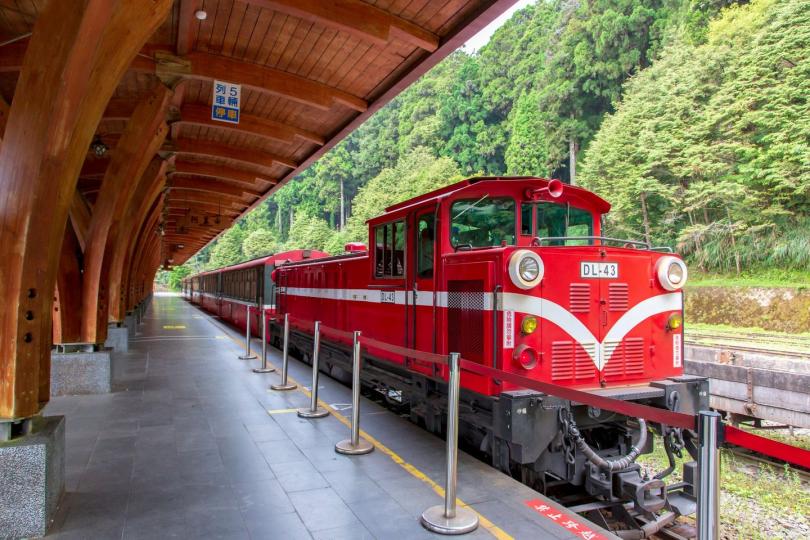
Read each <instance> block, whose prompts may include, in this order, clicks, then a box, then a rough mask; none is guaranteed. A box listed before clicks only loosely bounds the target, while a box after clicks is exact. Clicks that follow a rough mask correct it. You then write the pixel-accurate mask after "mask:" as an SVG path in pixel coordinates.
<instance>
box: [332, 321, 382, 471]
mask: <svg viewBox="0 0 810 540" xmlns="http://www.w3.org/2000/svg"><path fill="white" fill-rule="evenodd" d="M372 450H374V446H372V444H371V443H369V442H368V441H367V440H365V439H361V438H360V332H355V333H354V339H353V341H352V434H351V438H350V439H346V440H343V441H340V442H339V443H337V444H336V445H335V452H337V453H338V454H347V455H350V456H359V455H362V454H368V453H369V452H371V451H372Z"/></svg>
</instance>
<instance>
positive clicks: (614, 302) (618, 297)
mask: <svg viewBox="0 0 810 540" xmlns="http://www.w3.org/2000/svg"><path fill="white" fill-rule="evenodd" d="M628 296H629V295H628V289H627V283H611V284H610V285H609V286H608V305H609V307H610V311H627V308H628V307H629V306H628Z"/></svg>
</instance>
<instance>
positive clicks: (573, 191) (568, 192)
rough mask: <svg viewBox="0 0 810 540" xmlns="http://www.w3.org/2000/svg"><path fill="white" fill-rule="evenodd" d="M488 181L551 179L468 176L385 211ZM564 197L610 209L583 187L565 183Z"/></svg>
mask: <svg viewBox="0 0 810 540" xmlns="http://www.w3.org/2000/svg"><path fill="white" fill-rule="evenodd" d="M487 181H498V182H504V181H524V182H527V181H530V182H536V183H537V184H538V186H537V187H545V186H546V185H547V184H548V183H549V182H550V180H548V179H546V178H540V177H537V176H474V177H472V178H467V179H465V180H461V181H460V182H456V183H455V184H450V185H449V186H445V187H442V188H439V189H435V190H433V191H430V192H428V193H423V194H422V195H419V196H417V197H414V198H412V199H408V200H406V201H402V202H400V203H397V204H394V205H391V206H389V207H388V208H386V209H385V213H386V214H388V213H390V212H396V211H397V210H402V209H403V208H407V207H409V206H413V205H416V204H421V203H425V202H428V201H431V200H434V199H438V198H440V197H443V196H445V195H449V194H451V193H455V192H456V191H461V190H463V189H465V188H468V187H470V186H474V185H475V184H478V183H481V182H487ZM563 197H564V198H565V200H569V201H571V202H576V203H578V204H579V205H581V206H582V207H584V208H587V209H590V210H594V211H596V212H599V213H600V214H604V213H606V212H608V211H609V210H610V203H609V202H607V201H606V200H604V199H603V198H602V197H600V196H599V195H597V194H596V193H593V192H592V191H588V190H587V189H583V188H580V187H577V186H571V185H568V184H565V193H564V195H563ZM373 219H376V218H373ZM370 221H371V220H370Z"/></svg>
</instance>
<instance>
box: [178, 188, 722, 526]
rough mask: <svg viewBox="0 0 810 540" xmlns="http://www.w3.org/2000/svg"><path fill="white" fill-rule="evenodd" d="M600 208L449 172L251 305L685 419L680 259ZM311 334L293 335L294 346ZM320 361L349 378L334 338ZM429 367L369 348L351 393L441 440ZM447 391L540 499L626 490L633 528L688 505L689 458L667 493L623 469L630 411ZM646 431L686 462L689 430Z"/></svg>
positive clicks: (635, 437) (692, 389)
mask: <svg viewBox="0 0 810 540" xmlns="http://www.w3.org/2000/svg"><path fill="white" fill-rule="evenodd" d="M609 209H610V205H609V204H608V203H607V202H606V201H604V200H603V199H601V198H600V197H598V196H597V195H595V194H594V193H591V192H589V191H587V190H584V189H580V188H577V187H572V186H567V185H563V184H561V183H560V182H559V181H556V180H551V181H548V180H544V179H540V178H523V177H521V178H516V177H510V178H503V177H499V178H473V179H468V180H464V181H462V182H459V183H457V184H454V185H451V186H448V187H445V188H442V189H439V190H436V191H433V192H430V193H427V194H424V195H422V196H419V197H416V198H414V199H411V200H408V201H404V202H402V203H399V204H396V205H394V206H391V207H389V208H387V209H386V212H385V213H384V214H383V215H381V216H379V217H377V218H374V219H372V220H370V221H369V223H368V225H369V239H370V242H369V244H370V245H372V246H373V249H372V250H367V249H366V248H365V246H362V245H356V244H354V245H350V246H347V250H350V252H349V253H347V254H346V255H342V256H337V257H320V256H319V257H310V258H309V259H307V260H299V261H295V262H289V263H286V264H282V265H278V266H277V268H276V270H275V271H272V273H271V280H270V281H273V282H274V284H275V286H276V288H275V291H274V295H269V296H266V298H271V297H272V298H274V301H275V304H276V310H275V311H276V312H277V313H279V314H282V313H290V314H291V315H292V316H294V317H298V318H301V319H307V320H320V321H321V322H322V323H323V324H324V325H327V326H330V327H333V328H337V329H341V330H347V331H353V330H360V331H362V332H363V335H365V336H368V337H372V338H374V339H377V340H381V341H385V342H388V343H391V344H395V345H401V346H405V347H409V348H412V349H418V350H422V351H430V352H437V353H449V352H459V353H461V355H462V357H463V358H465V359H467V360H471V361H474V362H479V363H481V364H485V365H487V366H491V367H495V368H497V369H500V370H504V371H508V372H513V373H518V374H521V375H524V376H527V377H530V378H534V379H537V380H540V381H545V382H551V383H554V384H557V385H564V386H571V387H577V388H582V389H590V390H592V391H594V392H598V393H601V394H604V395H608V396H611V397H616V398H620V399H624V400H633V401H636V402H642V403H645V404H650V405H654V406H658V407H662V408H667V409H672V410H678V411H680V412H687V413H695V412H697V411H698V410H699V409H701V408H706V407H707V405H708V402H707V400H708V397H707V396H708V393H707V388H706V385H707V383H706V381H705V380H704V379H699V378H695V377H688V376H684V375H683V369H682V354H683V348H682V347H683V346H682V332H683V293H682V290H681V289H682V288H683V285H684V284H685V282H686V279H687V268H686V266H685V264H684V263H683V261H682V260H681V259H680V258H679V257H677V256H676V255H673V254H671V253H670V252H668V251H669V250H665V249H655V248H652V247H651V246H648V245H646V244H643V243H641V242H636V241H629V240H619V239H614V238H606V237H603V236H602V231H601V218H602V216H604V215H605V214H606V213H607V212H608V211H609ZM318 255H320V254H318ZM282 257H284V255H282ZM226 271H228V270H227V269H226ZM193 279H199V278H197V277H195V278H193ZM265 279H267V277H266V275H265ZM268 294H269V293H268ZM310 343H311V336H309V335H306V334H305V333H302V332H293V333H292V347H293V348H294V349H297V350H298V351H299V352H300V353H301V354H302V355H304V356H306V355H307V354H308V351H309V350H311V349H310ZM321 354H322V355H323V356H322V358H321V366H322V369H324V371H326V372H328V373H330V374H331V375H333V376H335V377H337V378H340V379H348V375H349V372H350V362H349V357H348V350H347V348H346V347H344V346H342V345H340V344H337V343H331V344H330V343H329V342H328V341H326V342H322V346H321ZM444 369H445V368H443V369H436V366H435V365H434V364H428V363H423V362H420V361H419V360H417V359H410V358H402V357H399V356H393V355H387V357H386V355H385V354H384V353H377V354H376V356H375V355H367V356H366V364H365V368H364V370H363V374H362V376H363V383H364V386H366V387H368V388H371V389H373V390H375V391H377V392H378V393H379V395H380V396H383V397H384V398H385V399H386V400H387V401H389V402H390V403H391V404H392V405H393V406H396V407H401V408H402V409H403V410H407V411H409V413H410V416H411V418H412V419H413V420H414V421H416V422H419V423H421V424H423V425H424V426H425V427H426V428H427V429H429V430H431V431H433V432H436V433H441V432H442V431H443V429H444V424H443V423H444V404H445V401H446V400H445V397H444V395H445V393H446V384H445V382H444V381H445V380H446V373H445V372H444ZM461 384H462V389H463V390H462V397H461V400H462V413H461V430H460V433H461V436H462V437H463V438H464V439H465V441H466V442H467V444H468V447H472V448H477V449H479V451H480V453H481V454H482V455H485V456H486V457H487V458H488V459H490V460H491V461H492V464H493V465H494V466H496V467H498V468H500V469H501V470H504V471H506V472H509V473H511V474H513V475H515V476H516V477H518V478H520V479H521V480H522V481H524V482H525V483H527V484H529V485H531V486H533V487H535V488H536V489H538V490H540V491H542V492H544V493H547V494H554V493H555V492H558V491H561V490H562V491H570V490H571V487H572V486H576V487H578V488H579V489H577V490H576V493H577V494H578V495H579V496H580V497H581V498H580V499H577V500H578V501H579V502H582V503H583V504H586V503H587V504H588V506H587V507H582V508H583V509H584V510H587V511H589V512H599V511H603V510H609V511H610V512H612V513H613V514H614V515H619V516H620V517H623V516H625V514H627V512H626V511H625V510H623V509H624V508H625V507H624V506H623V504H624V503H626V502H628V501H632V502H633V503H634V505H633V506H634V511H633V512H632V515H630V514H627V515H626V518H627V521H628V525H630V523H629V522H630V521H632V523H633V524H634V525H635V526H639V525H640V524H641V523H650V522H652V525H651V526H648V531H649V530H652V528H655V526H656V524H655V523H656V520H657V521H658V524H659V525H663V524H664V523H663V522H664V521H665V520H669V519H671V515H670V514H676V515H677V514H690V513H692V512H693V511H694V497H693V494H694V491H693V490H692V484H693V481H694V480H695V467H694V463H689V464H687V465H685V467H684V471H683V472H684V482H682V483H680V484H676V485H674V486H669V487H667V486H665V485H664V483H663V481H662V480H661V478H663V476H666V475H667V474H669V473H670V472H671V469H672V467H670V468H669V469H668V470H666V471H663V472H662V474H659V475H657V476H656V477H655V478H650V477H648V476H646V475H645V474H644V473H643V472H642V471H641V470H640V468H639V466H638V465H636V464H635V463H634V461H635V458H636V457H637V455H638V454H639V453H646V452H649V451H651V449H652V440H653V439H652V438H651V437H647V426H646V423H645V422H644V421H643V420H638V419H633V418H627V417H624V416H622V415H619V414H616V413H612V412H610V411H601V410H598V409H594V408H592V407H587V406H583V405H581V404H576V403H571V402H568V401H565V400H562V399H558V398H555V397H553V396H548V395H545V394H540V393H537V392H533V391H527V390H524V389H520V388H515V387H513V386H511V385H510V384H508V383H504V382H502V381H499V380H497V379H493V378H488V377H484V376H481V375H477V374H473V373H468V372H464V373H462V376H461ZM653 427H654V428H655V429H656V431H657V432H658V433H660V434H661V435H663V436H664V444H665V447H666V450H667V455H668V456H670V458H672V456H673V454H680V451H681V449H682V448H686V449H687V450H688V451H689V452H690V453H691V454H692V455H693V457H695V448H694V445H693V444H692V439H693V436H694V434H692V433H691V432H689V431H686V432H682V431H681V430H679V429H673V428H670V427H667V426H653ZM671 463H672V465H673V467H674V460H672V459H671ZM569 496H570V493H569ZM595 499H596V500H598V501H601V502H598V503H594V502H593V500H595ZM662 509H665V510H666V511H665V512H664V513H663V514H661V515H658V514H657V512H659V511H661V510H662Z"/></svg>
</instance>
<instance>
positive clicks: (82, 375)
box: [51, 350, 112, 396]
mask: <svg viewBox="0 0 810 540" xmlns="http://www.w3.org/2000/svg"><path fill="white" fill-rule="evenodd" d="M110 362H111V358H110V351H109V350H103V351H95V352H70V353H58V352H52V353H51V395H52V396H70V395H78V394H107V393H109V392H110V390H111V386H112V369H111V365H110Z"/></svg>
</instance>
